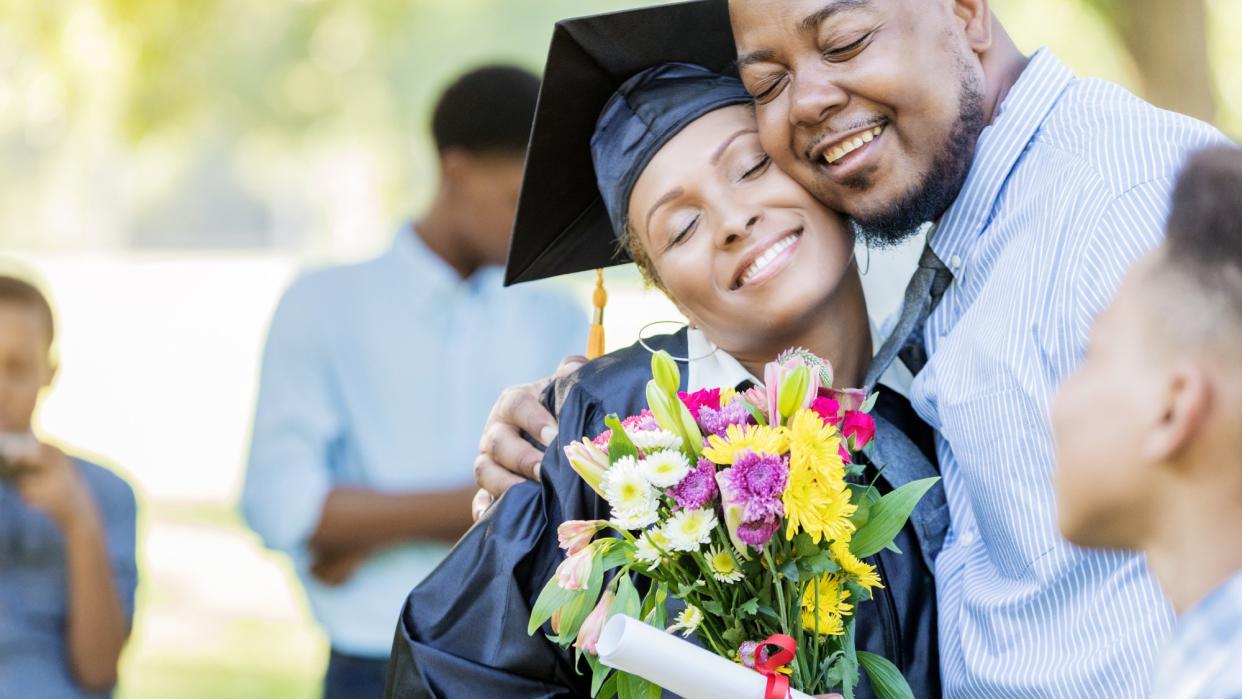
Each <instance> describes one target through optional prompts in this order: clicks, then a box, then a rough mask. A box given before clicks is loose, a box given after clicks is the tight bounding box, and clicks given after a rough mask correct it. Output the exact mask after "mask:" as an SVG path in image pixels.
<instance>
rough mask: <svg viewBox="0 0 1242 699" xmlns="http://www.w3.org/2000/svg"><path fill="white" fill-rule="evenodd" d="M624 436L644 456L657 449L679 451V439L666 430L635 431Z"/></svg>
mask: <svg viewBox="0 0 1242 699" xmlns="http://www.w3.org/2000/svg"><path fill="white" fill-rule="evenodd" d="M626 434H628V435H629V436H630V441H632V442H634V446H636V447H638V449H639V451H641V452H643V453H644V454H647V453H650V452H653V451H657V450H659V449H681V437H678V436H677V435H675V434H673V433H672V432H669V431H668V430H641V431H640V430H635V431H633V432H627V433H626Z"/></svg>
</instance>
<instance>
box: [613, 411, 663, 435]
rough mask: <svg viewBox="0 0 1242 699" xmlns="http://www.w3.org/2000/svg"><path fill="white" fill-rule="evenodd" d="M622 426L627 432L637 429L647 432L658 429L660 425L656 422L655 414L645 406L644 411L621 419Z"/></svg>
mask: <svg viewBox="0 0 1242 699" xmlns="http://www.w3.org/2000/svg"><path fill="white" fill-rule="evenodd" d="M621 426H622V427H624V428H625V431H626V432H631V431H637V432H645V431H648V430H658V429H660V426H659V425H658V424H656V419H655V415H652V414H651V411H650V410H647V409H646V408H643V411H642V412H641V413H639V414H637V415H631V416H629V417H627V418H625V419H624V420H622V421H621Z"/></svg>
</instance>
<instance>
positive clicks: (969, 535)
mask: <svg viewBox="0 0 1242 699" xmlns="http://www.w3.org/2000/svg"><path fill="white" fill-rule="evenodd" d="M977 538H978V536H977V535H976V534H975V533H974V532H962V537H961V539H959V541H961V542H962V545H963V546H970V545H971V544H973V543H975V539H977Z"/></svg>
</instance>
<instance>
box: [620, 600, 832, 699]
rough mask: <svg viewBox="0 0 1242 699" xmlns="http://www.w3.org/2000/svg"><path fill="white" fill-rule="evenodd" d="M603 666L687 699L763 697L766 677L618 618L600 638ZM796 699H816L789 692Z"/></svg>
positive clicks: (680, 641)
mask: <svg viewBox="0 0 1242 699" xmlns="http://www.w3.org/2000/svg"><path fill="white" fill-rule="evenodd" d="M596 649H597V650H598V651H599V659H600V662H602V663H603V664H605V665H607V666H608V667H610V668H613V669H615V670H620V671H622V672H628V673H630V674H631V675H638V676H639V677H641V678H643V679H645V680H647V681H648V682H653V683H655V684H657V685H659V686H661V687H663V688H665V689H667V690H668V691H670V692H672V693H674V694H677V695H679V696H681V697H684V699H763V693H764V691H765V690H766V689H767V684H768V680H767V678H766V677H764V676H763V675H761V674H759V673H758V672H755V671H754V670H751V669H749V668H745V667H742V666H741V665H738V664H737V663H735V662H732V661H729V660H726V659H724V658H722V657H720V656H718V655H716V654H715V653H712V652H711V651H708V650H704V649H702V648H699V647H698V646H696V645H694V644H693V643H690V642H688V641H684V640H682V639H680V638H677V637H676V636H674V635H673V634H671V633H666V632H664V631H661V630H659V629H657V628H655V627H653V626H650V625H648V624H644V623H643V622H641V621H639V620H637V619H633V618H631V617H628V616H625V615H624V614H616V615H614V616H613V617H612V618H611V619H609V620H608V623H606V624H604V631H603V633H601V634H600V637H599V644H598V645H597V646H596ZM789 696H790V697H792V698H793V699H811V697H809V696H807V695H806V694H803V693H802V692H799V691H797V690H796V689H791V690H789Z"/></svg>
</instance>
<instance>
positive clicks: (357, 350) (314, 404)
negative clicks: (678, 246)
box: [243, 66, 586, 699]
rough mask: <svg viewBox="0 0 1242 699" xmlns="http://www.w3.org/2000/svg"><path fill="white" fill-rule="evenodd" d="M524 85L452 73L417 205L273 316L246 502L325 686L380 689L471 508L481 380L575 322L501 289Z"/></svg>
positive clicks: (579, 338)
mask: <svg viewBox="0 0 1242 699" xmlns="http://www.w3.org/2000/svg"><path fill="white" fill-rule="evenodd" d="M538 89H539V80H538V78H536V77H535V76H534V75H531V74H530V73H527V72H525V71H522V70H520V69H516V68H512V67H504V66H495V67H487V68H482V69H479V70H476V71H474V72H471V73H469V74H467V75H465V76H463V77H461V78H460V79H459V80H458V81H457V82H456V83H454V84H453V85H452V86H450V87H449V88H448V90H447V91H446V92H445V93H444V95H443V96H442V97H441V99H440V101H439V104H438V105H437V107H436V110H435V115H434V117H433V123H432V131H433V133H434V136H435V140H436V146H437V148H438V150H439V156H440V183H439V189H438V191H437V193H436V196H435V198H434V200H433V202H432V204H431V208H430V209H429V210H428V211H427V213H426V215H424V216H423V217H422V218H421V219H420V220H418V221H417V222H415V223H413V224H412V225H405V226H402V227H401V229H400V230H399V231H398V232H397V234H396V239H395V241H394V242H393V245H392V248H391V249H390V250H389V251H388V252H387V253H385V254H384V255H382V256H380V257H378V258H376V259H374V260H371V261H368V262H365V263H362V264H360V265H353V266H347V267H337V268H332V269H326V270H321V271H318V272H315V273H311V274H309V275H306V276H304V277H303V278H301V279H300V280H298V281H297V282H295V283H294V285H293V286H292V287H291V288H290V289H289V290H288V291H287V292H286V294H285V296H284V298H283V299H282V301H281V303H280V306H279V308H278V309H277V311H276V315H275V317H274V318H273V320H272V326H271V331H270V334H269V336H268V341H267V348H266V352H265V355H264V360H263V369H262V379H261V385H260V391H259V399H258V407H257V410H256V414H255V423H254V436H253V443H252V445H251V453H250V464H249V469H248V473H247V477H246V485H245V493H244V503H243V506H244V510H245V515H246V518H247V519H248V520H249V522H250V523H251V525H252V526H253V527H254V529H255V530H256V531H257V532H258V533H259V534H260V536H262V538H263V540H264V541H265V542H266V543H267V544H268V545H269V546H271V547H272V548H276V549H279V550H282V551H285V552H287V553H289V554H290V555H291V556H292V558H293V560H294V564H295V567H296V569H297V571H298V574H299V575H300V576H301V578H302V581H303V583H304V584H305V586H306V591H307V594H308V596H309V598H310V602H311V606H312V607H313V608H314V611H315V614H316V616H317V618H318V619H319V621H320V623H322V624H323V626H324V627H325V630H326V631H327V634H328V636H329V638H330V641H331V644H332V653H331V658H330V660H329V664H328V671H327V677H326V678H325V683H324V684H325V699H336V698H338V697H369V696H374V697H378V696H380V695H381V694H382V693H383V689H384V673H385V667H386V664H387V658H388V654H389V651H390V649H391V645H392V630H393V626H394V624H395V623H396V619H397V617H398V614H399V613H400V610H401V604H402V602H403V600H404V599H405V596H406V594H407V593H408V592H409V590H410V588H411V587H413V586H414V585H415V584H417V583H418V582H419V580H421V579H422V577H423V576H425V575H426V574H427V573H428V572H430V571H431V569H432V568H433V567H434V566H435V565H436V564H437V563H438V562H439V561H440V559H441V557H442V556H443V555H444V554H445V553H446V552H447V550H448V546H449V544H451V543H452V542H454V541H456V540H457V538H458V537H460V536H461V534H462V533H463V532H464V531H465V530H466V529H467V528H468V527H469V526H470V500H471V497H472V496H473V494H474V488H473V486H472V478H471V467H472V464H473V462H474V458H475V455H476V453H477V447H478V434H479V431H480V430H481V428H482V426H483V423H484V420H485V419H486V417H487V413H488V410H489V408H490V407H491V403H492V398H493V397H494V396H495V395H496V393H498V392H499V391H500V390H501V389H503V388H504V387H505V386H507V385H509V384H511V383H514V382H515V381H528V380H531V379H533V378H536V377H538V376H540V375H542V374H544V373H546V372H547V371H548V369H549V368H550V366H549V361H551V360H553V358H555V357H558V356H561V355H562V354H564V353H566V352H570V351H577V350H579V349H580V347H581V346H582V344H583V341H584V338H585V336H586V333H585V329H586V325H585V322H584V321H585V318H584V317H583V314H582V312H581V310H580V309H579V308H578V307H576V306H575V305H574V304H572V303H570V302H569V301H567V300H565V299H563V298H561V297H559V296H557V295H553V294H551V293H549V292H548V291H546V290H544V289H539V288H536V289H529V288H525V287H523V288H516V289H503V288H502V286H501V269H500V268H499V267H497V266H496V265H500V264H502V263H504V261H505V256H506V253H507V251H508V244H509V235H510V231H511V229H512V226H513V217H514V209H515V207H516V202H517V195H518V189H519V187H520V184H521V173H522V164H523V158H524V153H525V150H526V142H527V138H528V135H529V132H530V124H531V121H532V119H533V115H534V111H535V101H536V98H537V95H538Z"/></svg>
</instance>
